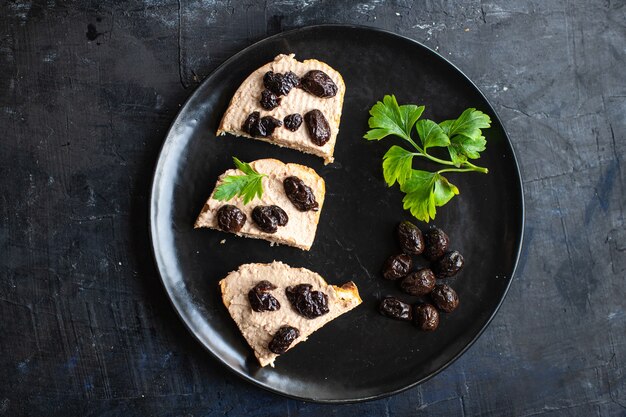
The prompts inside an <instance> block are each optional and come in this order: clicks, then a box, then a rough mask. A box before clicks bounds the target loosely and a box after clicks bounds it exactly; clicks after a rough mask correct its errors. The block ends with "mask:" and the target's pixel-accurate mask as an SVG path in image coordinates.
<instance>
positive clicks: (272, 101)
mask: <svg viewBox="0 0 626 417" xmlns="http://www.w3.org/2000/svg"><path fill="white" fill-rule="evenodd" d="M278 106H280V98H278V97H277V96H276V94H274V93H272V92H271V91H270V90H263V91H262V92H261V107H263V108H264V109H265V110H273V109H275V108H276V107H278Z"/></svg>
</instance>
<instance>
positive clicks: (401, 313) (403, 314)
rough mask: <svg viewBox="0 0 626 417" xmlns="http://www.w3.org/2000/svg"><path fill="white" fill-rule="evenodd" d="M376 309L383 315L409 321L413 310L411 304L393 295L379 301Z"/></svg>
mask: <svg viewBox="0 0 626 417" xmlns="http://www.w3.org/2000/svg"><path fill="white" fill-rule="evenodd" d="M378 310H379V311H380V313H381V314H382V315H383V316H387V317H391V318H392V319H396V320H406V321H411V319H412V318H413V312H412V310H411V306H410V305H408V304H407V303H405V302H402V301H400V300H398V299H397V298H395V297H387V298H385V299H383V301H381V302H380V306H379V307H378Z"/></svg>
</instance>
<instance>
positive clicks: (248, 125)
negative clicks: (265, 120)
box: [241, 111, 261, 135]
mask: <svg viewBox="0 0 626 417" xmlns="http://www.w3.org/2000/svg"><path fill="white" fill-rule="evenodd" d="M260 120H261V113H259V112H258V111H253V112H252V113H250V114H249V115H248V117H247V118H246V120H245V121H244V122H243V125H242V126H241V130H243V131H244V132H246V133H248V134H249V135H251V134H252V130H253V129H256V127H255V126H257V125H258V124H259V121H260Z"/></svg>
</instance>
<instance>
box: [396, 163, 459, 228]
mask: <svg viewBox="0 0 626 417" xmlns="http://www.w3.org/2000/svg"><path fill="white" fill-rule="evenodd" d="M400 191H402V192H403V193H406V195H405V196H404V198H403V199H402V202H403V203H404V209H405V210H409V211H410V212H411V214H412V215H413V216H415V218H417V219H418V220H422V221H425V222H428V221H430V220H431V219H434V218H435V214H436V213H437V209H436V207H441V206H443V205H444V204H446V203H447V202H448V201H450V200H451V199H452V197H454V196H455V195H457V194H459V189H458V188H457V187H456V186H455V185H454V184H452V183H450V182H449V181H448V179H447V178H445V177H444V176H442V175H441V174H439V173H438V172H428V171H419V170H412V172H411V177H410V178H409V180H408V181H407V182H405V183H404V184H402V185H401V186H400Z"/></svg>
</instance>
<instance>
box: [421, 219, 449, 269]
mask: <svg viewBox="0 0 626 417" xmlns="http://www.w3.org/2000/svg"><path fill="white" fill-rule="evenodd" d="M424 244H425V248H424V252H423V253H422V255H424V257H425V258H426V259H428V260H429V261H435V260H437V259H439V258H441V257H442V256H443V254H444V253H446V251H447V250H448V245H449V244H450V239H449V238H448V235H446V234H445V233H444V231H443V230H441V229H439V228H437V227H433V228H432V229H429V230H428V231H426V233H424Z"/></svg>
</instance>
